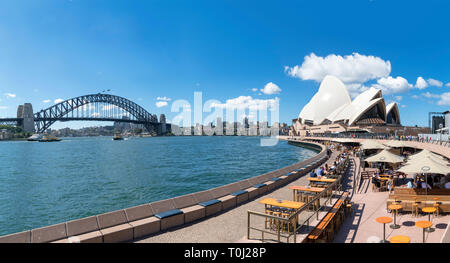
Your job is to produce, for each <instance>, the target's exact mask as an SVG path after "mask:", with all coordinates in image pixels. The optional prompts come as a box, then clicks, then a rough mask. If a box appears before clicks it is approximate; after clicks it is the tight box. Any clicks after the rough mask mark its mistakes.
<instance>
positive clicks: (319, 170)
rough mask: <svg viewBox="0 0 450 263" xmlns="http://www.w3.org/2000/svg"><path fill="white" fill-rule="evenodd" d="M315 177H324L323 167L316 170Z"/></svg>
mask: <svg viewBox="0 0 450 263" xmlns="http://www.w3.org/2000/svg"><path fill="white" fill-rule="evenodd" d="M317 175H318V176H322V175H324V171H323V167H319V168H317Z"/></svg>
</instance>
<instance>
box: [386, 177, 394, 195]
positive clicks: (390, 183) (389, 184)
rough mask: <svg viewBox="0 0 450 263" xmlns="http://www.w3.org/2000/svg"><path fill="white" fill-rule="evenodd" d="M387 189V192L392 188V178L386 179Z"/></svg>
mask: <svg viewBox="0 0 450 263" xmlns="http://www.w3.org/2000/svg"><path fill="white" fill-rule="evenodd" d="M387 189H388V190H389V193H391V192H392V189H394V182H393V180H392V178H389V180H388V183H387Z"/></svg>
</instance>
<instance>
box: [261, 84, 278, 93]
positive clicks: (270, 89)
mask: <svg viewBox="0 0 450 263" xmlns="http://www.w3.org/2000/svg"><path fill="white" fill-rule="evenodd" d="M261 91H262V93H264V94H267V95H272V94H278V93H280V92H281V89H280V87H278V86H277V84H275V83H273V82H269V83H267V84H266V85H265V86H264V88H263V89H261Z"/></svg>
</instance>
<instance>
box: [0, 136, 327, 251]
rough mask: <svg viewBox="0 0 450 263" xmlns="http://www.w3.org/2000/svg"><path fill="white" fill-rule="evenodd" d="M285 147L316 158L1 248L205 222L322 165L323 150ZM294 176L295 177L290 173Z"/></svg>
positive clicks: (123, 237) (5, 239)
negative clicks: (302, 149)
mask: <svg viewBox="0 0 450 263" xmlns="http://www.w3.org/2000/svg"><path fill="white" fill-rule="evenodd" d="M289 143H290V144H292V145H295V146H300V147H304V148H308V149H312V150H315V151H317V152H318V154H317V155H316V156H314V157H312V158H309V159H307V160H305V161H302V162H298V163H295V164H292V165H289V166H287V167H284V168H281V169H278V170H275V171H272V172H268V173H265V174H262V175H258V176H255V177H252V178H249V179H245V180H242V181H238V182H235V183H231V184H228V185H224V186H220V187H217V188H213V189H210V190H205V191H201V192H196V193H192V194H187V195H183V196H178V197H175V198H170V199H166V200H161V201H156V202H152V203H148V204H143V205H139V206H135V207H130V208H126V209H121V210H117V211H113V212H109V213H105V214H101V215H97V216H91V217H87V218H81V219H76V220H73V221H69V222H63V223H59V224H55V225H50V226H47V227H42V228H37V229H32V230H28V231H24V232H20V233H14V234H10V235H6V236H1V237H0V243H48V242H55V243H67V242H69V243H72V242H86V243H87V242H93V243H114V242H127V241H132V240H136V239H140V238H143V237H145V236H149V235H155V234H158V233H159V232H163V231H166V230H167V229H171V228H174V227H180V226H183V225H185V224H190V223H192V222H196V221H199V220H202V219H205V218H208V217H209V216H212V215H214V214H217V213H219V212H222V211H226V210H229V209H232V208H234V207H237V206H239V205H240V204H241V203H243V202H246V201H248V200H251V199H255V198H256V197H258V196H261V195H263V194H266V193H267V192H270V191H273V190H275V189H277V188H279V187H281V186H283V185H286V184H288V183H289V182H291V181H292V180H295V179H297V178H299V177H301V176H303V175H304V174H306V173H308V172H309V171H311V170H312V169H315V168H316V167H317V166H319V165H320V164H322V163H323V162H324V161H325V160H326V157H327V156H326V147H325V146H323V145H321V144H318V143H314V142H299V141H295V142H289ZM294 170H297V171H296V172H294V173H291V172H293V171H294Z"/></svg>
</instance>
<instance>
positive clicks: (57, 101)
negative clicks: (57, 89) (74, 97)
mask: <svg viewBox="0 0 450 263" xmlns="http://www.w3.org/2000/svg"><path fill="white" fill-rule="evenodd" d="M63 101H64V100H63V99H56V100H54V101H53V102H54V103H55V104H58V103H61V102H63Z"/></svg>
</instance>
